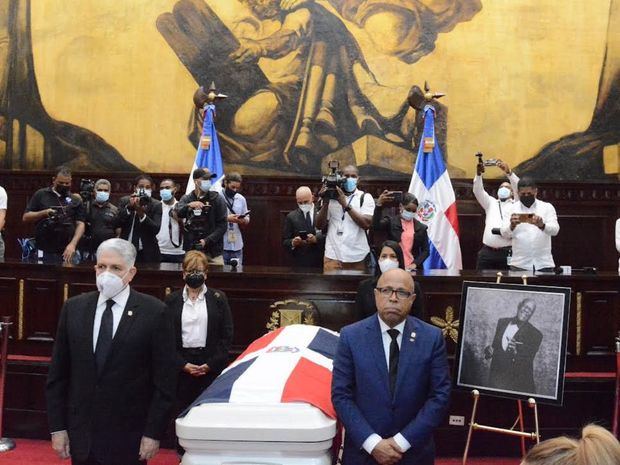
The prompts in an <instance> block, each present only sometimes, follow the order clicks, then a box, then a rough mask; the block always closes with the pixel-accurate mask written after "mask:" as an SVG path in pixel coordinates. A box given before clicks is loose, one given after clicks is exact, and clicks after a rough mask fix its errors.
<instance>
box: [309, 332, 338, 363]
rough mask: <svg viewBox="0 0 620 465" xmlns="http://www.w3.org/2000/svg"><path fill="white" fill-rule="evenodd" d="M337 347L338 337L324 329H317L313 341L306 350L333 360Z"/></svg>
mask: <svg viewBox="0 0 620 465" xmlns="http://www.w3.org/2000/svg"><path fill="white" fill-rule="evenodd" d="M337 346H338V336H336V335H335V334H332V333H330V332H328V331H325V330H324V329H319V330H318V332H317V333H316V336H314V339H312V341H310V344H308V349H310V350H313V351H315V352H318V353H319V354H321V355H324V356H325V357H327V358H329V359H331V360H333V359H334V357H335V356H336V347H337Z"/></svg>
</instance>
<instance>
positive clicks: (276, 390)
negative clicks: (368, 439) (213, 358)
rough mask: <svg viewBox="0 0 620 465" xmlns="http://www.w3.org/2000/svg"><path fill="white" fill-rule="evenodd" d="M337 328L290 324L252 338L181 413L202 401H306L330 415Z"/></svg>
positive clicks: (262, 403)
mask: <svg viewBox="0 0 620 465" xmlns="http://www.w3.org/2000/svg"><path fill="white" fill-rule="evenodd" d="M337 345H338V333H335V332H333V331H330V330H328V329H325V328H321V327H318V326H309V325H290V326H285V327H283V328H280V329H278V330H276V331H273V332H271V333H267V334H265V335H264V336H263V337H261V338H259V339H256V340H255V341H254V342H253V343H252V344H250V345H249V346H248V348H247V349H246V350H245V352H243V353H242V354H241V355H240V356H239V357H238V358H237V360H235V361H234V362H233V363H231V364H230V365H229V366H228V368H226V369H225V370H224V371H223V372H222V373H221V374H220V375H219V376H218V377H217V378H216V379H215V381H214V382H213V383H212V384H211V386H209V387H208V388H207V389H206V390H205V391H204V392H203V393H202V394H201V395H200V396H199V397H198V399H196V401H195V402H194V403H193V404H192V405H191V406H190V407H189V408H188V409H187V410H186V411H185V412H184V413H183V414H182V415H181V416H183V415H185V413H187V412H188V411H189V410H190V409H191V408H192V407H195V406H198V405H201V404H206V403H232V404H259V405H264V404H274V403H276V404H277V403H285V402H306V403H308V404H311V405H314V406H315V407H317V408H319V409H321V410H322V411H323V413H325V414H326V415H328V416H329V417H331V418H336V411H335V410H334V406H333V405H332V401H331V383H332V369H333V361H334V357H335V355H336V347H337Z"/></svg>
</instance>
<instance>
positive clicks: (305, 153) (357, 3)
mask: <svg viewBox="0 0 620 465" xmlns="http://www.w3.org/2000/svg"><path fill="white" fill-rule="evenodd" d="M240 3H241V4H242V5H245V6H247V8H248V9H249V11H250V12H251V14H252V16H251V17H242V18H241V19H239V20H238V21H237V22H236V23H235V24H234V25H232V26H231V29H232V32H231V29H229V28H228V27H227V26H225V25H224V24H223V23H222V22H221V20H220V19H219V17H218V16H217V15H216V14H215V13H214V12H213V11H212V10H211V9H210V8H209V6H208V5H207V4H205V3H204V2H202V1H200V0H180V1H179V2H177V4H176V5H175V8H174V11H173V13H167V14H163V15H161V16H160V17H159V18H158V22H157V26H158V29H159V30H160V32H161V33H162V34H163V35H164V37H165V38H166V40H167V41H168V43H169V44H170V46H171V47H172V48H173V49H174V50H175V51H176V53H177V55H179V58H180V59H181V60H182V61H183V63H184V64H185V65H186V66H187V67H188V69H189V70H190V72H192V74H193V76H194V77H195V78H196V80H197V81H198V82H199V83H204V82H206V81H207V80H209V79H218V78H219V76H218V75H217V74H219V75H220V76H221V75H224V73H226V74H225V75H226V76H227V78H228V79H227V84H229V85H231V84H230V82H231V81H235V83H233V84H232V86H234V87H235V86H236V88H235V91H234V92H231V91H229V90H228V88H227V89H226V90H227V93H228V94H229V95H231V96H232V95H233V94H235V97H236V98H231V99H229V100H228V101H227V102H226V104H225V106H224V105H223V106H222V108H221V112H220V114H228V116H225V117H224V119H223V120H220V121H219V122H218V128H219V133H220V134H221V140H222V151H223V156H224V159H225V162H227V163H238V164H241V165H246V166H247V165H251V166H257V167H265V168H277V169H278V171H302V170H303V171H304V172H306V173H310V172H312V173H317V172H318V171H319V170H320V165H321V161H322V158H324V157H325V156H330V155H331V154H334V153H335V152H337V151H339V150H341V149H343V148H346V147H350V146H351V144H353V143H354V142H355V141H357V140H359V139H360V138H363V137H365V136H374V137H375V138H377V139H379V140H381V141H382V148H384V151H385V152H386V153H388V154H389V153H390V151H391V150H392V152H393V150H394V147H396V148H400V151H399V152H398V154H399V156H401V157H402V153H403V152H404V151H405V150H407V151H409V150H410V144H411V136H412V134H413V130H414V126H415V123H416V118H415V110H414V109H412V108H409V106H408V105H407V103H406V102H405V97H406V96H405V95H403V96H402V100H403V102H402V104H401V106H400V107H399V109H398V111H396V112H395V113H394V114H392V115H383V114H381V113H380V111H379V110H378V109H377V107H376V105H375V104H374V103H373V102H372V100H371V98H370V97H371V94H372V92H369V91H368V88H369V86H370V87H373V86H374V87H375V88H383V87H384V86H382V85H381V83H380V82H379V81H380V80H379V79H377V77H375V75H374V74H373V72H372V70H371V69H370V67H369V65H368V63H367V61H366V58H365V56H364V52H363V50H362V48H361V47H360V44H359V43H358V40H357V39H356V37H355V35H354V34H353V32H351V30H350V29H349V28H351V23H353V24H354V25H355V26H357V27H359V28H364V29H366V32H367V33H368V35H369V37H370V38H371V41H372V42H373V43H374V44H375V48H376V49H378V50H379V51H380V52H381V53H382V54H385V55H391V56H394V57H397V58H398V59H400V60H402V61H404V62H406V63H414V62H415V61H417V60H418V59H419V58H420V57H422V56H423V55H425V54H427V53H429V52H430V51H431V50H432V49H433V48H434V43H435V39H436V37H437V34H438V33H439V32H446V31H449V30H451V29H452V28H453V27H454V26H455V25H456V24H457V23H458V22H461V21H466V20H469V19H471V17H473V16H474V15H475V14H476V13H477V12H478V11H479V10H480V8H481V5H480V2H479V0H441V1H439V0H424V1H412V0H323V1H322V0H240ZM240 11H243V9H240ZM197 18H198V19H199V20H200V24H199V23H198V19H197ZM344 20H346V21H344ZM347 21H348V22H347ZM273 24H276V25H277V26H276V27H275V28H274V27H273ZM387 31H389V33H388V32H387ZM215 34H217V35H218V41H213V40H212V36H213V35H215ZM190 47H191V48H190ZM196 47H198V48H199V49H200V53H198V54H197V53H196V52H195V50H196ZM191 51H193V53H189V52H191ZM224 51H227V53H226V54H224ZM198 57H199V58H200V59H199V58H198ZM260 59H267V60H268V61H269V63H270V69H271V71H272V72H271V73H269V78H267V73H264V72H263V70H262V68H261V66H263V64H264V62H262V61H261V62H259V60H260ZM250 70H251V71H250ZM274 70H275V71H274ZM244 78H245V79H244ZM248 78H249V79H248ZM239 81H245V82H244V83H243V84H241V83H239ZM248 81H249V82H248ZM195 116H196V118H195V121H194V122H193V125H192V128H191V130H192V132H193V133H194V134H195V133H196V126H197V125H198V124H199V121H198V120H199V118H198V115H195ZM386 156H389V155H386ZM351 161H352V160H351ZM382 165H384V166H385V164H382ZM405 165H406V166H407V169H410V166H411V164H410V163H406V164H405Z"/></svg>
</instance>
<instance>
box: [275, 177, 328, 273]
mask: <svg viewBox="0 0 620 465" xmlns="http://www.w3.org/2000/svg"><path fill="white" fill-rule="evenodd" d="M295 199H296V200H297V206H298V208H297V209H295V210H293V211H292V212H290V213H289V214H288V215H286V219H285V221H284V229H283V230H282V245H283V246H284V248H285V249H286V250H287V251H288V252H289V253H290V254H291V255H292V256H293V260H294V262H295V265H296V266H303V267H310V268H321V267H322V266H323V255H324V253H325V236H324V235H323V231H321V230H320V229H317V228H316V217H317V210H316V208H315V207H314V201H313V200H314V199H313V196H312V191H311V190H310V188H309V187H307V186H301V187H300V188H299V189H297V192H296V193H295Z"/></svg>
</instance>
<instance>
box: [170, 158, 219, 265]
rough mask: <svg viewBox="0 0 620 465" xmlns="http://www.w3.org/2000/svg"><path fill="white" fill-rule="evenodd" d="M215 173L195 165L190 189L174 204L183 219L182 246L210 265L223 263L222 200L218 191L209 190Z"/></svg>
mask: <svg viewBox="0 0 620 465" xmlns="http://www.w3.org/2000/svg"><path fill="white" fill-rule="evenodd" d="M215 176H216V175H215V174H211V172H210V171H209V170H208V169H203V168H197V169H195V170H194V172H193V173H192V179H193V180H194V190H193V192H190V193H189V194H186V195H184V196H183V197H181V200H179V203H177V206H176V211H177V215H178V217H179V218H183V219H185V235H184V237H183V249H185V250H200V251H202V252H204V253H205V254H206V255H207V259H208V260H209V263H210V264H213V265H223V264H224V257H223V256H222V250H223V247H222V241H223V237H224V234H225V233H226V225H227V221H226V218H227V210H226V203H225V202H224V199H223V198H222V196H221V195H220V194H218V193H217V192H215V191H212V190H210V189H211V186H212V183H211V179H213V178H214V177H215Z"/></svg>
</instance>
